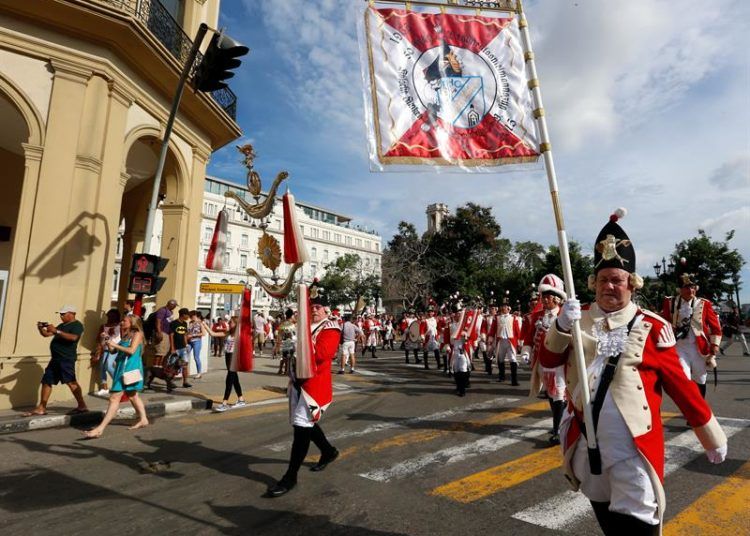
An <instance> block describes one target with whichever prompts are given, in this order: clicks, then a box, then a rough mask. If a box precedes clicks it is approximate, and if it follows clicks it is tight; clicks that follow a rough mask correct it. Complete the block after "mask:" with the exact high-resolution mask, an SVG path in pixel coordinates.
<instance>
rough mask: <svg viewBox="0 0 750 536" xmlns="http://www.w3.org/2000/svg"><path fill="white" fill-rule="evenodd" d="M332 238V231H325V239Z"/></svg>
mask: <svg viewBox="0 0 750 536" xmlns="http://www.w3.org/2000/svg"><path fill="white" fill-rule="evenodd" d="M330 239H331V233H330V232H328V231H323V240H330Z"/></svg>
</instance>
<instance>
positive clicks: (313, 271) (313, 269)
mask: <svg viewBox="0 0 750 536" xmlns="http://www.w3.org/2000/svg"><path fill="white" fill-rule="evenodd" d="M316 273H318V265H317V264H315V263H314V262H313V263H311V264H310V277H315V274H316Z"/></svg>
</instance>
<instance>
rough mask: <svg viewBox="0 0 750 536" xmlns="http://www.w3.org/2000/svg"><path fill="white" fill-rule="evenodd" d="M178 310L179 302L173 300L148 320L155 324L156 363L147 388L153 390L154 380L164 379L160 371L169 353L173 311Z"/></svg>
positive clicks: (153, 342)
mask: <svg viewBox="0 0 750 536" xmlns="http://www.w3.org/2000/svg"><path fill="white" fill-rule="evenodd" d="M176 308H177V300H175V299H171V300H169V301H168V302H167V304H166V305H165V306H164V307H161V308H160V309H158V310H157V311H156V312H155V313H152V315H150V316H149V317H148V319H147V320H146V323H147V324H148V323H149V321H151V322H152V324H153V328H152V329H153V331H152V332H151V342H152V344H153V346H154V363H153V364H152V365H151V367H150V368H149V378H148V380H147V381H146V386H147V388H151V382H152V381H153V380H154V378H162V377H164V374H163V371H162V370H160V369H163V368H164V357H165V356H166V355H167V354H168V352H169V347H170V340H169V339H170V337H169V334H170V327H169V326H170V323H171V321H172V311H174V310H175V309H176ZM152 317H153V319H152ZM167 383H169V382H167Z"/></svg>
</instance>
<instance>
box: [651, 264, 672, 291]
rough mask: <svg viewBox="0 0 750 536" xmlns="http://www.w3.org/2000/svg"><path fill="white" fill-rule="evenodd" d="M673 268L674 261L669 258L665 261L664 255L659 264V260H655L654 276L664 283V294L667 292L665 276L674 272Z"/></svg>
mask: <svg viewBox="0 0 750 536" xmlns="http://www.w3.org/2000/svg"><path fill="white" fill-rule="evenodd" d="M674 268H675V265H674V263H673V262H672V261H671V260H670V261H669V263H667V259H666V258H664V257H662V258H661V264H659V261H656V264H654V272H655V273H656V278H657V279H661V281H662V284H663V285H664V295H665V296H666V294H667V278H668V277H669V276H670V275H672V274H673V273H674Z"/></svg>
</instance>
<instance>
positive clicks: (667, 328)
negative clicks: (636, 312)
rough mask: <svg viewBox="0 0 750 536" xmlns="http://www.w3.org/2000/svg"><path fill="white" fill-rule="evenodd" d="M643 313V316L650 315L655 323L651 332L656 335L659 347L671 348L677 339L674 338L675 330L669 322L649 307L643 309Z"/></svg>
mask: <svg viewBox="0 0 750 536" xmlns="http://www.w3.org/2000/svg"><path fill="white" fill-rule="evenodd" d="M641 313H642V314H643V316H645V317H648V318H649V319H650V321H651V323H652V324H653V325H654V328H653V329H652V330H651V333H652V334H653V336H654V337H656V347H657V348H671V347H672V346H674V345H675V344H677V341H676V340H675V338H674V330H673V329H672V325H671V324H670V323H669V322H667V321H666V320H664V319H663V318H662V317H661V316H660V315H658V314H656V313H654V312H653V311H649V310H647V309H641Z"/></svg>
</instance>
